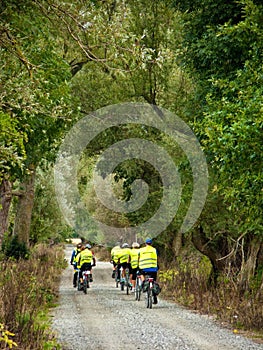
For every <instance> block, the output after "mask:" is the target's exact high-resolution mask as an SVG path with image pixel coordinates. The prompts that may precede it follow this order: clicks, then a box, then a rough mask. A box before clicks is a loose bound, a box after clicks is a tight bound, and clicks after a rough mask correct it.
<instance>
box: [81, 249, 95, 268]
mask: <svg viewBox="0 0 263 350" xmlns="http://www.w3.org/2000/svg"><path fill="white" fill-rule="evenodd" d="M78 256H79V260H78V268H81V266H82V265H83V264H84V263H91V262H92V258H93V254H92V251H91V250H89V249H88V248H86V249H84V250H82V251H81V252H80V253H79V255H78Z"/></svg>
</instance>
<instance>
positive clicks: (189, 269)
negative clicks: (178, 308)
mask: <svg viewBox="0 0 263 350" xmlns="http://www.w3.org/2000/svg"><path fill="white" fill-rule="evenodd" d="M210 272H211V265H210V262H209V260H208V259H207V258H206V257H198V258H196V257H194V258H191V257H187V259H184V260H183V259H181V260H178V261H177V262H176V263H173V264H172V265H170V267H167V266H165V267H164V266H162V267H161V270H160V271H159V280H160V282H161V285H162V294H163V295H164V296H165V297H166V298H169V299H172V300H173V301H176V302H178V303H179V304H181V305H184V306H186V307H188V308H190V309H193V310H197V311H199V312H201V313H204V314H208V315H212V316H213V317H214V318H215V319H217V320H220V321H221V322H225V323H226V324H228V325H230V326H231V327H232V328H233V329H235V330H246V331H256V332H258V335H259V337H262V339H263V334H262V333H261V332H262V329H263V293H262V289H260V286H259V285H258V284H257V283H254V285H251V287H250V289H249V290H247V291H241V290H240V288H239V286H238V282H237V279H236V276H235V275H234V273H231V272H229V271H228V273H226V275H224V277H221V278H219V279H218V281H217V284H216V285H211V284H210V283H209V276H210Z"/></svg>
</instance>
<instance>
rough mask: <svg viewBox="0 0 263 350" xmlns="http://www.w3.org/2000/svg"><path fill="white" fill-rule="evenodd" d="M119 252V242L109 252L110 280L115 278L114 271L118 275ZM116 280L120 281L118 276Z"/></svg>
mask: <svg viewBox="0 0 263 350" xmlns="http://www.w3.org/2000/svg"><path fill="white" fill-rule="evenodd" d="M120 250H121V246H120V242H117V243H116V245H115V247H113V248H112V250H111V263H112V264H113V269H112V275H111V277H112V278H115V273H116V270H117V272H118V273H119V269H118V261H119V254H120ZM118 280H120V276H118Z"/></svg>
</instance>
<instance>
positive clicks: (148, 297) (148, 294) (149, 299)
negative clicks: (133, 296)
mask: <svg viewBox="0 0 263 350" xmlns="http://www.w3.org/2000/svg"><path fill="white" fill-rule="evenodd" d="M145 300H146V307H147V309H151V308H152V303H153V300H152V290H151V288H150V287H149V288H148V290H147V292H146V297H145Z"/></svg>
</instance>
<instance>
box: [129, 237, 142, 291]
mask: <svg viewBox="0 0 263 350" xmlns="http://www.w3.org/2000/svg"><path fill="white" fill-rule="evenodd" d="M139 248H140V244H139V243H137V242H133V243H132V249H130V257H129V262H130V264H131V271H130V272H131V274H130V282H131V284H132V292H134V291H135V283H136V273H137V270H138V268H139Z"/></svg>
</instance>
